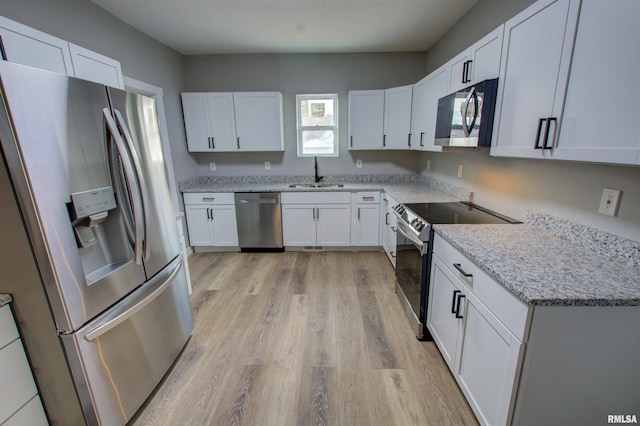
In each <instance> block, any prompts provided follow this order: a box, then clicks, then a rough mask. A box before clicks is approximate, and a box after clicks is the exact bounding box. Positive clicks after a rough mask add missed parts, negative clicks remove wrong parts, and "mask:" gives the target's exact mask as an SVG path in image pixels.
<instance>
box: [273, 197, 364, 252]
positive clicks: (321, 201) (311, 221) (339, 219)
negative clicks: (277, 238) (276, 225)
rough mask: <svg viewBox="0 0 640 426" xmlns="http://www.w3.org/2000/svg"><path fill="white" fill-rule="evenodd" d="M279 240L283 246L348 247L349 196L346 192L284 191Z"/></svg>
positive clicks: (349, 241)
mask: <svg viewBox="0 0 640 426" xmlns="http://www.w3.org/2000/svg"><path fill="white" fill-rule="evenodd" d="M281 203H282V240H283V243H284V245H285V246H291V247H293V246H312V247H315V246H329V247H330V246H348V245H350V243H351V197H350V194H349V193H348V192H322V193H318V192H316V193H313V192H284V193H282V195H281Z"/></svg>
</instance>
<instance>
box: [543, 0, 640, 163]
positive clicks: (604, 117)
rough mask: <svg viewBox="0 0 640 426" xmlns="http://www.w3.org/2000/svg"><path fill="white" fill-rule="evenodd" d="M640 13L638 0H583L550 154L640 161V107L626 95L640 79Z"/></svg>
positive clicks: (554, 155)
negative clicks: (556, 137)
mask: <svg viewBox="0 0 640 426" xmlns="http://www.w3.org/2000/svg"><path fill="white" fill-rule="evenodd" d="M639 16H640V2H638V1H637V0H617V1H615V2H600V1H593V0H591V1H587V0H584V1H583V2H582V6H581V8H580V21H579V24H578V31H577V34H576V42H575V47H574V51H573V60H572V65H571V75H570V77H569V84H568V87H567V97H566V101H565V106H564V112H563V114H562V126H561V129H560V137H559V140H558V144H557V146H556V148H555V149H554V150H553V152H552V158H558V159H565V160H578V161H593V162H603V163H618V164H640V157H639V154H640V128H639V127H638V126H637V125H636V123H637V119H638V113H637V110H636V109H635V108H633V107H631V105H632V102H631V103H630V102H628V101H627V98H626V96H628V95H627V93H628V92H629V90H630V88H632V87H633V88H635V87H638V86H639V85H640V56H638V55H637V54H633V53H631V52H637V50H638V46H637V44H638V40H640V25H638V24H637V19H638V17H639ZM603 22H606V23H607V28H606V30H603V28H602V23H603ZM631 96H633V95H631ZM620 129H624V130H620Z"/></svg>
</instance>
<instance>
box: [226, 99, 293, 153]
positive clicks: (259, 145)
mask: <svg viewBox="0 0 640 426" xmlns="http://www.w3.org/2000/svg"><path fill="white" fill-rule="evenodd" d="M233 104H234V110H235V119H236V135H237V136H236V137H237V145H238V150H239V151H284V136H283V129H282V115H283V114H282V93H279V92H242V93H234V94H233Z"/></svg>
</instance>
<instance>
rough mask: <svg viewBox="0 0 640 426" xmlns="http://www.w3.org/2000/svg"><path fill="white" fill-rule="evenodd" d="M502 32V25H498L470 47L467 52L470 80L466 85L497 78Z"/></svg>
mask: <svg viewBox="0 0 640 426" xmlns="http://www.w3.org/2000/svg"><path fill="white" fill-rule="evenodd" d="M503 32H504V25H500V26H499V27H498V28H496V29H495V30H493V31H491V32H490V33H489V34H487V35H486V36H484V37H482V38H481V39H480V40H478V41H477V42H476V43H474V44H473V46H472V47H471V51H470V52H469V59H470V60H471V62H470V63H469V65H468V68H469V75H470V80H471V82H470V83H469V84H468V85H472V84H476V83H479V82H481V81H484V80H487V79H491V78H498V76H499V75H500V58H501V53H502V34H503Z"/></svg>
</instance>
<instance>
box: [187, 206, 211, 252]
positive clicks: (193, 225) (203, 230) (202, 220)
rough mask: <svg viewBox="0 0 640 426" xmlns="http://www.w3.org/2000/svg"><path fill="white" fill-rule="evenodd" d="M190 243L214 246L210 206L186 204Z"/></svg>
mask: <svg viewBox="0 0 640 426" xmlns="http://www.w3.org/2000/svg"><path fill="white" fill-rule="evenodd" d="M184 212H185V215H186V217H187V229H188V231H189V243H190V244H191V245H192V246H212V245H213V237H212V235H211V232H210V229H209V221H210V213H209V207H208V206H192V205H185V206H184Z"/></svg>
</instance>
